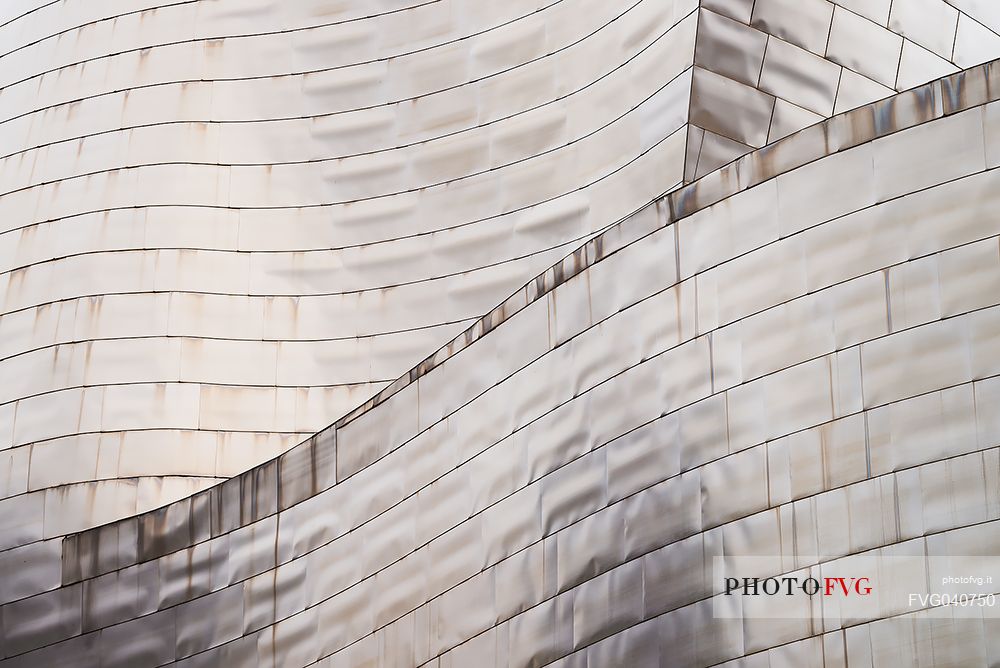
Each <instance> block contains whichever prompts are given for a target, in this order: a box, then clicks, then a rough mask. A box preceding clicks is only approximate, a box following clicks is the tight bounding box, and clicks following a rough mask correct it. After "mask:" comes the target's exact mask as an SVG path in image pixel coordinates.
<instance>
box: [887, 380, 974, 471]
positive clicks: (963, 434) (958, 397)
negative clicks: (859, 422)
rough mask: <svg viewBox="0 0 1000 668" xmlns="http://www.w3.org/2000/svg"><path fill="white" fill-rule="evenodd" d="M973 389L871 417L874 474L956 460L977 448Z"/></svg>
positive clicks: (934, 396)
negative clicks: (958, 456)
mask: <svg viewBox="0 0 1000 668" xmlns="http://www.w3.org/2000/svg"><path fill="white" fill-rule="evenodd" d="M975 424H976V422H975V397H974V396H973V390H972V386H971V385H962V386H959V387H955V388H952V389H948V390H943V391H941V392H932V393H930V394H927V395H923V396H920V397H916V398H914V399H909V400H906V401H903V402H899V403H894V404H891V405H889V406H885V407H883V408H880V409H877V410H874V411H871V412H870V413H869V414H868V433H869V443H870V448H871V459H872V473H873V474H874V475H878V474H881V473H885V472H889V471H893V470H899V469H901V468H905V467H908V466H915V465H919V464H923V463H925V462H929V461H935V460H938V459H945V458H948V457H954V456H955V455H959V454H962V453H965V452H969V451H972V450H974V449H976V447H977V439H976V429H975Z"/></svg>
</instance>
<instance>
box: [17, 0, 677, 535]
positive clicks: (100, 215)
mask: <svg viewBox="0 0 1000 668" xmlns="http://www.w3.org/2000/svg"><path fill="white" fill-rule="evenodd" d="M695 8H696V3H694V2H693V1H692V2H686V1H682V0H677V1H676V2H673V1H671V2H666V3H662V2H653V0H634V1H632V2H629V3H623V4H614V3H606V2H593V1H591V0H546V1H542V0H530V1H522V2H511V3H504V5H503V7H496V8H484V7H482V6H481V5H480V3H473V2H469V1H468V0H435V1H433V2H380V3H377V6H375V5H370V4H366V3H358V2H339V3H331V2H310V3H294V4H293V5H289V4H288V3H277V2H249V3H248V2H245V1H244V0H240V1H239V2H236V1H233V0H225V1H224V0H212V1H209V0H201V1H198V2H180V3H176V4H164V5H163V6H150V4H149V3H142V2H128V3H124V4H123V3H84V2H76V3H74V2H63V3H59V4H58V5H44V6H39V7H38V8H37V9H35V10H34V11H31V12H30V13H26V14H24V16H22V17H20V18H13V19H12V20H11V22H9V23H7V24H5V25H3V26H0V45H3V50H4V52H5V53H4V55H2V56H0V62H2V63H3V64H4V68H3V74H2V75H0V86H2V88H0V155H2V156H3V157H2V158H0V220H2V221H3V222H2V223H0V294H2V295H3V301H2V303H0V341H2V343H0V377H2V378H3V379H4V382H3V383H2V385H3V389H2V390H0V416H2V422H3V424H4V425H5V428H4V430H3V432H2V433H3V435H2V437H0V464H2V465H0V470H6V471H7V473H6V476H5V479H4V480H2V481H0V516H2V517H10V518H11V522H13V523H14V524H16V525H17V527H18V528H17V529H15V528H14V526H11V527H10V528H9V530H6V529H4V530H0V548H10V547H15V546H17V545H20V544H24V543H27V542H31V541H35V540H39V539H47V538H52V537H56V536H60V535H64V534H66V533H70V532H72V531H76V530H80V529H84V528H87V527H90V526H94V525H97V524H101V523H104V522H107V521H110V520H114V519H118V518H121V517H127V516H130V515H134V514H136V513H138V512H143V511H145V510H147V509H149V508H154V507H157V506H159V505H162V504H163V503H165V502H167V501H170V500H174V499H176V498H179V497H183V496H187V495H188V494H190V493H192V492H193V491H196V490H198V489H201V488H204V487H205V486H207V485H211V484H214V483H215V482H218V481H219V480H224V479H226V478H228V477H230V476H232V475H235V474H237V473H240V472H242V471H245V470H246V469H248V468H249V467H251V466H253V465H254V464H258V463H260V462H262V461H266V460H267V459H270V458H272V457H274V456H276V455H277V454H279V453H281V452H284V451H285V450H287V449H288V448H289V447H291V446H292V445H294V444H295V443H297V442H300V441H302V440H303V439H305V438H307V437H308V436H309V435H310V434H312V433H314V432H316V431H317V430H318V429H321V428H322V427H324V426H326V425H328V424H330V423H331V422H332V421H333V420H334V419H336V418H337V417H338V416H340V415H343V414H344V413H345V412H347V411H348V410H350V409H352V408H354V407H355V406H357V405H358V404H359V403H361V402H362V401H364V400H365V399H367V398H368V397H370V396H371V395H372V394H373V393H374V392H376V391H377V390H379V389H381V388H383V387H385V386H386V385H387V384H388V382H390V381H391V380H392V379H394V378H396V377H397V376H398V375H399V374H400V373H402V372H403V371H404V370H405V369H407V368H409V367H410V366H412V365H413V364H414V363H415V362H416V361H418V360H419V359H420V358H421V357H423V356H424V355H426V353H427V351H430V350H434V349H436V348H438V347H439V346H440V345H442V344H443V343H444V342H445V341H447V340H449V339H450V338H452V337H453V336H455V334H456V333H458V332H459V331H461V330H463V329H464V328H465V327H467V326H468V325H469V323H470V322H472V321H473V320H474V319H475V318H478V317H479V316H481V315H482V314H483V313H484V312H485V311H486V310H488V309H489V308H490V307H491V306H493V305H495V304H496V303H497V302H498V301H500V300H501V299H502V298H503V297H505V296H506V295H508V294H510V292H511V291H512V290H514V289H515V288H516V287H517V286H518V285H521V284H523V283H524V282H525V281H527V280H528V279H529V278H530V277H531V276H533V275H535V274H537V273H538V272H539V271H541V270H542V269H544V268H545V267H547V266H549V265H551V264H552V263H553V262H555V261H556V260H558V259H559V258H560V257H562V256H564V255H565V254H566V253H568V252H569V251H571V250H572V248H573V247H575V246H577V245H579V244H580V243H582V241H583V240H585V239H586V238H588V237H589V236H591V235H593V234H594V233H595V232H596V231H598V230H599V229H601V228H603V227H605V226H607V225H608V224H609V223H611V222H613V221H615V220H617V219H620V218H622V217H623V216H625V215H628V214H629V213H632V212H634V211H635V210H637V209H638V208H641V207H642V206H644V205H646V204H648V203H649V202H650V201H652V200H653V199H654V198H655V197H658V196H660V195H661V194H662V193H663V192H665V191H666V190H668V189H670V188H671V187H672V186H674V185H676V184H677V183H679V182H680V181H681V172H682V169H683V165H682V163H683V150H684V149H683V144H684V132H683V130H682V128H683V125H684V122H685V120H686V114H687V107H688V97H689V90H690V83H689V80H690V67H691V58H692V53H693V42H694V35H695V24H696V12H695ZM25 11H28V10H27V9H25ZM651 173H656V174H658V177H657V178H656V179H651V178H649V177H648V176H642V175H643V174H651ZM541 176H544V177H545V178H540V177H541ZM8 422H11V423H12V426H11V428H10V429H6V425H7V424H8Z"/></svg>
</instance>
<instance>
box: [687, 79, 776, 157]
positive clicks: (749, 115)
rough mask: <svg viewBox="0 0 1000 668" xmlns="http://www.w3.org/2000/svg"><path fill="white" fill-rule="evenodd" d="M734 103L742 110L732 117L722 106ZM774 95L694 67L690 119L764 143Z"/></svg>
mask: <svg viewBox="0 0 1000 668" xmlns="http://www.w3.org/2000/svg"><path fill="white" fill-rule="evenodd" d="M733 104H735V105H737V106H738V107H739V108H740V109H741V110H745V111H744V113H742V114H740V115H738V116H735V115H733V114H726V113H724V112H723V109H726V108H727V107H728V106H729V105H733ZM773 107H774V98H773V97H772V96H770V95H767V94H765V93H762V92H760V91H758V90H755V89H753V88H750V87H748V86H744V85H743V84H740V83H737V82H735V81H732V80H731V79H727V78H725V77H723V76H720V75H718V74H715V73H713V72H710V71H708V70H705V69H702V68H700V67H696V68H695V70H694V83H693V86H692V89H691V122H692V123H696V124H697V125H699V126H701V127H703V128H705V129H706V130H711V131H712V132H716V133H718V134H721V135H724V136H726V137H728V138H730V139H734V140H736V141H739V142H742V143H744V144H749V145H750V146H754V147H759V146H763V145H764V143H765V142H766V141H767V125H768V121H769V119H770V118H771V111H772V108H773Z"/></svg>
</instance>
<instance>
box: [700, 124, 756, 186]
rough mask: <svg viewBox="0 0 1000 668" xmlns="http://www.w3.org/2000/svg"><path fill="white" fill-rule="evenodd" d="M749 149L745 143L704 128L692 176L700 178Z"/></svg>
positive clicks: (747, 151)
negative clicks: (695, 167)
mask: <svg viewBox="0 0 1000 668" xmlns="http://www.w3.org/2000/svg"><path fill="white" fill-rule="evenodd" d="M751 150H753V149H751V148H750V147H749V146H747V145H746V144H742V143H740V142H738V141H733V140H732V139H729V138H727V137H723V136H721V135H717V134H715V133H714V132H709V131H707V130H705V131H704V138H703V139H702V143H701V147H700V148H699V151H698V161H697V163H696V166H697V169H696V171H695V175H694V177H695V178H696V179H697V178H701V177H702V176H704V175H705V174H708V173H710V172H713V171H715V170H716V169H718V168H719V167H721V166H723V165H726V164H729V163H730V162H732V161H733V160H735V159H736V158H738V157H740V156H741V155H745V154H746V153H749V152H750V151H751Z"/></svg>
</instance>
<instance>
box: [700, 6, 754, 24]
mask: <svg viewBox="0 0 1000 668" xmlns="http://www.w3.org/2000/svg"><path fill="white" fill-rule="evenodd" d="M701 6H702V7H704V8H705V9H710V10H712V11H713V12H715V13H716V14H720V15H722V16H728V17H729V18H731V19H734V20H736V21H739V22H741V23H746V24H747V25H749V24H750V14H751V13H752V12H753V0H705V1H704V2H702V3H701Z"/></svg>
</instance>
